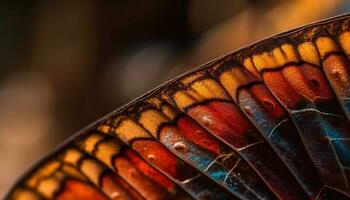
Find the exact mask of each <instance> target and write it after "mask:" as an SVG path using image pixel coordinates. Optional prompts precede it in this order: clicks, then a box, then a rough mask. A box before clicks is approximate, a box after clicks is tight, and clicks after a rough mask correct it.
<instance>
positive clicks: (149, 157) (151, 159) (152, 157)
mask: <svg viewBox="0 0 350 200" xmlns="http://www.w3.org/2000/svg"><path fill="white" fill-rule="evenodd" d="M155 159H156V156H155V155H153V154H148V155H147V160H149V161H154V160H155Z"/></svg>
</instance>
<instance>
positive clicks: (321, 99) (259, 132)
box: [6, 15, 350, 200]
mask: <svg viewBox="0 0 350 200" xmlns="http://www.w3.org/2000/svg"><path fill="white" fill-rule="evenodd" d="M349 58H350V15H345V16H340V17H336V18H333V19H328V20H325V21H322V22H318V23H315V24H311V25H308V26H305V27H302V28H298V29H295V30H293V31H289V32H286V33H282V34H279V35H276V36H273V37H271V38H269V39H266V40H262V41H260V42H258V43H256V44H253V45H250V46H248V47H246V48H243V49H241V50H238V51H236V52H233V53H230V54H228V55H226V56H224V57H222V58H219V59H217V60H214V61H212V62H210V63H208V64H205V65H203V66H201V67H199V68H196V69H194V70H193V71H191V72H188V73H186V74H184V75H182V76H180V77H178V78H175V79H174V80H172V81H170V82H168V83H166V84H164V85H163V86H160V87H158V88H157V89H155V90H153V91H151V92H149V93H147V94H146V95H144V96H142V97H140V98H138V99H137V100H135V101H133V102H131V103H129V104H128V105H126V106H124V107H122V108H121V109H119V110H117V111H114V112H113V113H111V114H109V115H108V116H106V117H105V118H103V119H101V120H99V121H98V122H96V123H94V124H92V125H91V126H89V127H88V128H86V129H84V130H82V131H81V132H80V133H77V134H76V135H75V136H74V137H73V138H71V139H69V140H68V141H67V142H66V143H65V144H64V145H62V146H61V148H59V149H58V150H56V151H55V152H54V153H52V154H50V155H49V156H48V157H47V158H46V159H44V160H42V161H41V162H40V163H39V164H38V165H37V166H35V167H34V168H33V169H32V170H30V171H29V172H28V173H27V174H26V175H25V176H24V177H23V178H21V179H20V180H19V181H18V183H16V184H15V186H14V187H13V189H12V190H11V191H10V192H9V194H8V196H7V197H6V198H7V199H13V200H38V199H59V200H64V199H74V200H79V199H88V200H89V199H91V200H92V199H98V200H105V199H113V200H117V199H128V200H134V199H135V200H148V199H150V200H163V199H248V200H250V199H269V200H270V199H271V200H274V199H281V200H299V199H312V200H333V199H337V200H338V199H339V200H342V199H350V60H349Z"/></svg>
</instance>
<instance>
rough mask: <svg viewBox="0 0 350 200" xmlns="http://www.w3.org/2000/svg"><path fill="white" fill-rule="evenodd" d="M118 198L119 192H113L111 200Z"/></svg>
mask: <svg viewBox="0 0 350 200" xmlns="http://www.w3.org/2000/svg"><path fill="white" fill-rule="evenodd" d="M119 196H120V194H119V192H113V193H112V194H111V198H113V199H114V198H117V197H119Z"/></svg>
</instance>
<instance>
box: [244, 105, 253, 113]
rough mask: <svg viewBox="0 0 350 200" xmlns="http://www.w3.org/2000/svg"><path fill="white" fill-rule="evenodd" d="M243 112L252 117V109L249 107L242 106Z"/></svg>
mask: <svg viewBox="0 0 350 200" xmlns="http://www.w3.org/2000/svg"><path fill="white" fill-rule="evenodd" d="M243 110H244V111H245V112H246V113H247V114H248V115H252V109H251V108H250V107H249V106H244V107H243Z"/></svg>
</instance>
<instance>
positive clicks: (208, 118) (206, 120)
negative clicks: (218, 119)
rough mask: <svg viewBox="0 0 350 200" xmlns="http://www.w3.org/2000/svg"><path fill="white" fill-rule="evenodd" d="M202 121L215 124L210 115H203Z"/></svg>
mask: <svg viewBox="0 0 350 200" xmlns="http://www.w3.org/2000/svg"><path fill="white" fill-rule="evenodd" d="M202 121H203V123H204V124H205V125H206V126H209V125H211V124H213V120H212V119H211V117H209V116H203V117H202Z"/></svg>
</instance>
